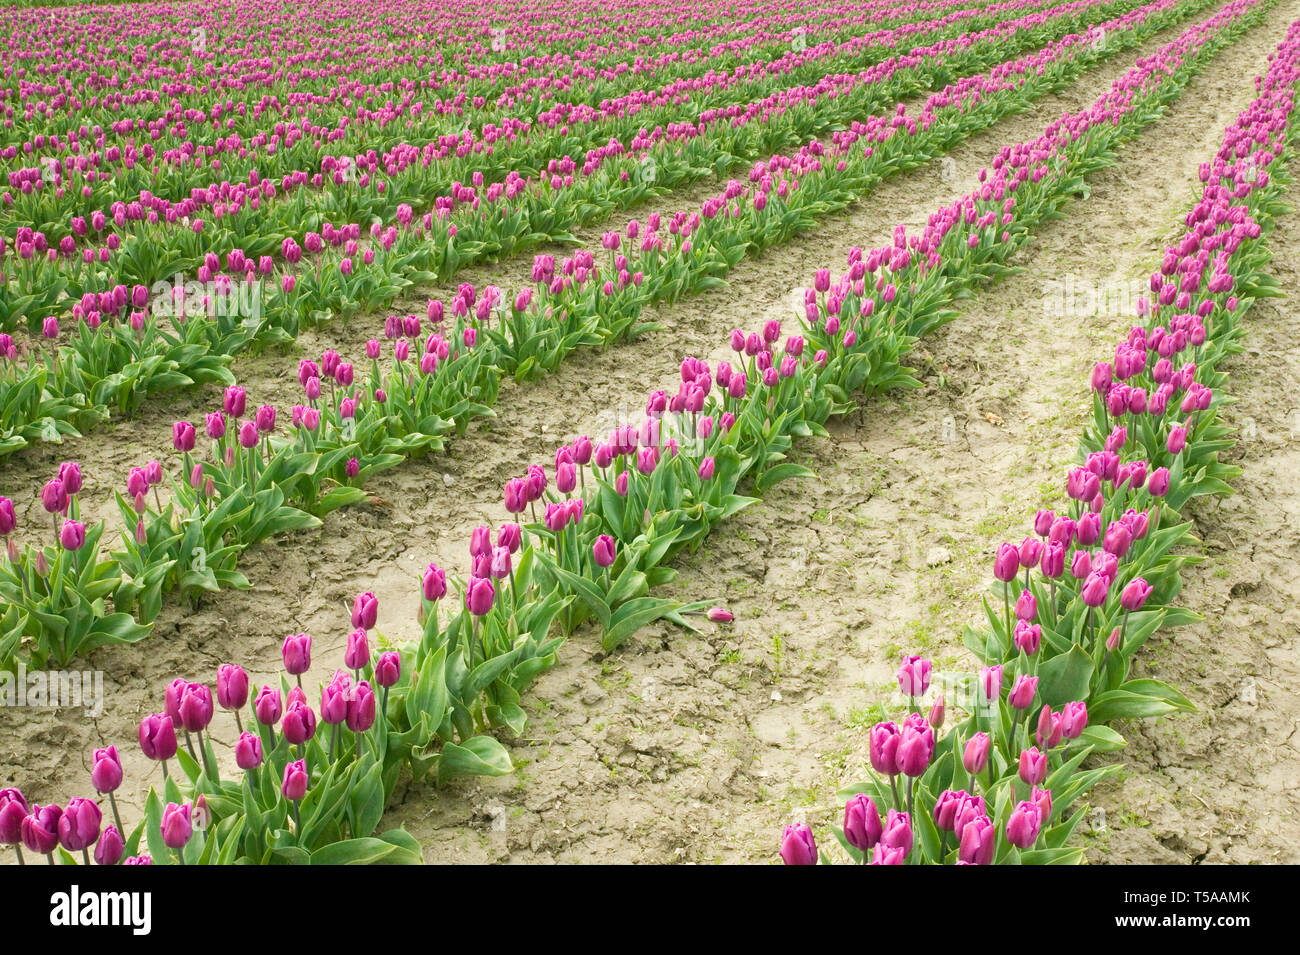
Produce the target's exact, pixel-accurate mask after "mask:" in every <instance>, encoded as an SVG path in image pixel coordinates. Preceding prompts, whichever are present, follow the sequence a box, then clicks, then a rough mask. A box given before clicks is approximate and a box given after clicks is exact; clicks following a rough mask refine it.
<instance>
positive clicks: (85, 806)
mask: <svg viewBox="0 0 1300 955" xmlns="http://www.w3.org/2000/svg"><path fill="white" fill-rule="evenodd" d="M103 821H104V816H103V813H101V812H100V811H99V806H97V805H95V802H94V800H91V799H86V798H84V797H82V796H78V797H77V798H76V799H73V800H72V801H71V802H69V803H68V808H67V809H65V810H63V815H61V816H60V817H59V842H61V843H63V848H65V849H67V850H68V851H69V852H80V851H81V850H83V849H89V848H90V847H91V846H93V845H94V844H95V840H96V839H98V838H99V827H100V824H101V823H102V822H103Z"/></svg>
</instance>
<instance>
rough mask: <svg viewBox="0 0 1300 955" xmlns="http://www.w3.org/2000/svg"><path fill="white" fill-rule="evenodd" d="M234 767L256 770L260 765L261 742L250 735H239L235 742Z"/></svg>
mask: <svg viewBox="0 0 1300 955" xmlns="http://www.w3.org/2000/svg"><path fill="white" fill-rule="evenodd" d="M235 765H236V766H238V767H239V768H240V769H243V770H249V769H256V768H257V767H258V766H261V765H262V741H261V740H260V739H259V738H258V737H256V736H254V735H253V734H252V733H240V734H239V739H238V740H236V741H235Z"/></svg>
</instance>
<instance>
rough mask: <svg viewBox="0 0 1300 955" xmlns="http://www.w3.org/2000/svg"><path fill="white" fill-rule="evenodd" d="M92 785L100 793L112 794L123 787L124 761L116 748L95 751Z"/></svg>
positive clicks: (92, 766)
mask: <svg viewBox="0 0 1300 955" xmlns="http://www.w3.org/2000/svg"><path fill="white" fill-rule="evenodd" d="M90 783H91V785H92V786H94V787H95V792H98V793H111V792H113V791H115V790H116V789H117V788H118V787H119V786H121V785H122V761H121V760H120V759H119V758H118V755H117V747H116V746H110V747H108V748H107V749H97V750H95V754H94V757H93V759H92V764H91V769H90Z"/></svg>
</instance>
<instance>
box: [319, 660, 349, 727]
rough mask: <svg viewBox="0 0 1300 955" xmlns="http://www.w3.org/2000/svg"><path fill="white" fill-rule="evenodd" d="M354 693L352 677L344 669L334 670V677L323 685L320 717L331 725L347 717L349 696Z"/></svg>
mask: <svg viewBox="0 0 1300 955" xmlns="http://www.w3.org/2000/svg"><path fill="white" fill-rule="evenodd" d="M351 695H352V678H351V677H350V676H348V675H347V674H346V673H344V672H343V671H342V670H336V671H334V679H332V680H330V682H329V683H327V684H325V686H323V687H321V691H320V718H321V720H322V721H323V722H325V723H328V724H329V725H331V726H337V725H338V724H339V723H342V722H343V721H344V720H345V719H347V715H348V697H350V696H351Z"/></svg>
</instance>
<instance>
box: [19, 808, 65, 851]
mask: <svg viewBox="0 0 1300 955" xmlns="http://www.w3.org/2000/svg"><path fill="white" fill-rule="evenodd" d="M62 816H63V810H62V808H60V807H59V806H37V805H35V804H33V805H32V810H31V813H30V814H28V815H26V816H24V817H23V820H22V840H23V845H25V846H26V847H27V848H28V849H30V850H31V851H32V852H39V853H40V854H41V855H47V854H48V853H51V852H53V851H54V847H55V846H57V845H58V844H59V819H60V818H61V817H62Z"/></svg>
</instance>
